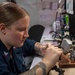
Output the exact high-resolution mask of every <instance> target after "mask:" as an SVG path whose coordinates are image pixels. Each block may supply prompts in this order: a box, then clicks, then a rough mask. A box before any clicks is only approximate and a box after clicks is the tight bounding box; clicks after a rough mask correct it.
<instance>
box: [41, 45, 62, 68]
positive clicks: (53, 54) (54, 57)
mask: <svg viewBox="0 0 75 75" xmlns="http://www.w3.org/2000/svg"><path fill="white" fill-rule="evenodd" d="M62 53H63V52H62V49H60V48H58V47H55V46H53V45H51V44H48V47H47V49H46V53H45V55H44V57H43V60H42V61H43V62H44V63H47V64H48V66H50V68H52V67H54V66H55V64H56V62H58V60H59V58H60V57H61V55H62Z"/></svg>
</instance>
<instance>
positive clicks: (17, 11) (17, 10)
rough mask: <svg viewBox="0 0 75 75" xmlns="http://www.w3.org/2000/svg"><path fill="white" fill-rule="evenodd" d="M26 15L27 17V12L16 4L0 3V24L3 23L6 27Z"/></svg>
mask: <svg viewBox="0 0 75 75" xmlns="http://www.w3.org/2000/svg"><path fill="white" fill-rule="evenodd" d="M26 15H28V16H29V14H28V12H27V11H26V10H25V9H23V8H21V7H20V6H19V5H18V4H15V3H12V2H3V3H0V23H4V24H5V25H6V27H9V26H10V25H11V24H12V23H14V22H16V21H18V20H19V19H21V18H23V17H25V16H26Z"/></svg>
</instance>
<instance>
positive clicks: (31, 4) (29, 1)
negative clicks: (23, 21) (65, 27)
mask: <svg viewBox="0 0 75 75" xmlns="http://www.w3.org/2000/svg"><path fill="white" fill-rule="evenodd" d="M3 1H6V0H0V2H3ZM15 1H16V2H17V4H19V5H20V6H21V7H23V8H25V9H26V10H27V11H28V12H29V14H30V17H31V22H30V27H31V26H33V25H36V24H41V25H43V26H47V25H52V24H53V22H54V20H55V15H56V7H54V9H53V10H51V9H48V7H50V6H51V4H50V3H51V2H55V3H58V1H59V0H15ZM63 1H64V0H62V2H63ZM43 2H45V5H46V10H47V11H49V12H47V11H46V12H44V13H45V14H49V16H48V15H46V17H44V16H43V17H44V18H43V21H42V19H41V18H40V12H42V3H43ZM43 4H44V3H43ZM49 4H50V5H49ZM45 5H44V6H45ZM44 6H43V7H44ZM50 8H51V7H50ZM42 14H43V13H42ZM47 17H48V18H47ZM49 18H50V20H49ZM46 19H48V20H46Z"/></svg>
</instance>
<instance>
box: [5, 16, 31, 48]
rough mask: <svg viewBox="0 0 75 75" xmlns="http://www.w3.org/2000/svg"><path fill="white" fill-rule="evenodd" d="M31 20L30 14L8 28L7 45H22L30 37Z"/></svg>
mask: <svg viewBox="0 0 75 75" xmlns="http://www.w3.org/2000/svg"><path fill="white" fill-rule="evenodd" d="M29 22H30V18H29V16H25V17H24V18H22V19H20V20H18V21H17V22H15V23H13V24H12V25H11V26H10V27H9V28H6V30H5V31H6V34H5V38H4V39H5V44H6V45H7V46H14V47H21V46H22V45H23V43H24V41H25V40H26V39H27V38H28V37H29V35H28V27H29Z"/></svg>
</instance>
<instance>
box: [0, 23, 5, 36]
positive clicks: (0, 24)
mask: <svg viewBox="0 0 75 75" xmlns="http://www.w3.org/2000/svg"><path fill="white" fill-rule="evenodd" d="M5 28H6V27H5V24H4V23H0V32H2V33H3V34H4V35H5V34H6V32H5Z"/></svg>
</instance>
